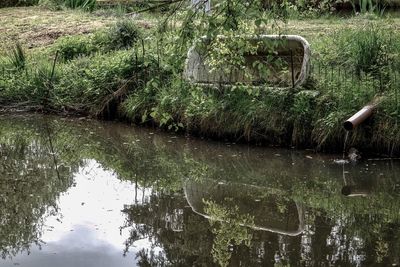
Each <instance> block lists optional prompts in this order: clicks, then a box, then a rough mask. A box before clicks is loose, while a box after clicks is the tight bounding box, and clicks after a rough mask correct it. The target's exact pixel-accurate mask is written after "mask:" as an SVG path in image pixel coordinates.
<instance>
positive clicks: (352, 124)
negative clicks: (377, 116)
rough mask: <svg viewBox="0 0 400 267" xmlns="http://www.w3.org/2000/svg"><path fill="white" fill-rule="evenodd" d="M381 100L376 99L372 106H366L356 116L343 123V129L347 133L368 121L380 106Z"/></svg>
mask: <svg viewBox="0 0 400 267" xmlns="http://www.w3.org/2000/svg"><path fill="white" fill-rule="evenodd" d="M379 102H380V99H379V98H377V99H375V100H374V101H373V102H372V104H369V105H366V106H365V107H363V108H362V109H361V110H359V111H358V112H357V113H356V114H354V115H353V116H351V117H350V118H349V119H348V120H347V121H345V122H344V123H343V127H344V129H345V130H346V131H351V130H354V129H355V128H356V127H357V126H358V125H360V124H361V123H363V122H364V121H365V120H366V119H368V118H369V117H371V115H372V113H374V110H375V109H376V107H377V105H378V104H379Z"/></svg>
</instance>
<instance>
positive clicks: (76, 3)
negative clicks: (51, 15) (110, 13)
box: [64, 0, 96, 11]
mask: <svg viewBox="0 0 400 267" xmlns="http://www.w3.org/2000/svg"><path fill="white" fill-rule="evenodd" d="M64 5H65V6H66V7H68V8H72V9H77V8H79V9H82V10H85V11H93V10H94V8H95V7H96V0H64Z"/></svg>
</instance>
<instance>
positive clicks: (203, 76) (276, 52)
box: [184, 35, 311, 88]
mask: <svg viewBox="0 0 400 267" xmlns="http://www.w3.org/2000/svg"><path fill="white" fill-rule="evenodd" d="M221 38H224V37H221ZM246 39H248V41H249V42H260V41H262V44H263V45H262V47H259V48H258V51H257V53H256V54H247V55H246V54H244V55H243V56H244V59H245V60H244V61H245V63H244V66H243V67H241V68H237V67H232V69H230V70H229V71H228V72H227V71H226V70H215V69H214V70H213V68H212V67H210V66H209V65H208V63H207V51H200V50H201V49H200V48H199V47H200V46H199V45H194V46H193V47H192V48H191V49H190V50H189V52H188V56H187V60H186V66H185V72H184V77H185V78H186V79H187V80H188V81H190V82H192V83H196V84H205V85H232V84H245V85H252V86H265V85H268V86H273V87H281V88H292V87H298V86H301V85H302V84H304V83H305V82H306V80H307V78H308V76H309V73H310V56H311V50H310V45H309V44H308V42H307V41H306V40H305V39H304V38H303V37H301V36H297V35H260V36H254V37H248V38H246ZM205 41H206V39H202V40H201V41H200V42H205ZM227 41H228V40H227ZM256 61H258V62H259V63H262V64H265V66H266V69H268V76H267V77H264V75H261V74H260V73H259V72H258V71H257V69H256V68H255V67H254V62H256Z"/></svg>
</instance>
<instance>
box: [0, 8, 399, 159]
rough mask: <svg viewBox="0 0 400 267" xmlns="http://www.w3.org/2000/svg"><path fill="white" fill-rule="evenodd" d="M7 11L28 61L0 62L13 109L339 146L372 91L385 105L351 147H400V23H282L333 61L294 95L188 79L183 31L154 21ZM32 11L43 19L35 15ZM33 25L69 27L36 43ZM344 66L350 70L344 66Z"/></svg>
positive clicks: (319, 59)
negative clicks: (178, 47) (179, 34)
mask: <svg viewBox="0 0 400 267" xmlns="http://www.w3.org/2000/svg"><path fill="white" fill-rule="evenodd" d="M7 10H8V11H11V13H10V14H9V15H5V13H3V12H4V10H2V9H0V19H1V18H2V17H1V16H3V18H5V19H4V20H2V21H5V24H2V26H1V27H3V28H0V32H1V34H0V40H4V43H5V44H6V45H5V46H8V47H9V46H11V45H12V44H13V43H14V40H15V39H16V38H17V37H18V38H17V39H19V40H20V42H21V44H22V48H21V49H23V50H24V51H25V59H24V61H23V62H24V66H25V67H24V68H17V67H16V64H10V62H9V61H8V63H7V62H6V61H5V60H4V58H5V57H4V56H3V57H0V59H1V58H3V60H0V62H2V63H1V67H2V69H3V75H2V76H1V78H0V96H1V101H2V103H3V104H7V103H8V104H9V103H21V102H25V103H29V105H33V106H37V107H39V109H43V108H46V109H50V110H54V111H58V112H60V111H61V112H78V113H84V114H90V115H93V116H100V117H107V118H124V119H126V120H129V121H135V122H137V123H152V124H155V125H158V126H160V127H163V128H166V129H169V130H175V131H186V132H191V133H194V134H201V135H208V136H212V137H216V138H228V139H232V140H234V141H238V140H245V141H250V142H256V143H265V144H275V145H283V146H288V145H290V146H292V145H293V146H297V147H316V148H319V149H323V150H331V149H333V150H335V149H336V150H337V149H339V150H340V149H341V147H342V145H343V139H344V131H343V129H342V126H341V124H342V122H343V120H345V119H346V118H347V117H349V116H350V115H352V114H353V113H354V112H356V111H357V110H358V109H359V108H361V107H362V106H363V105H364V104H366V103H368V102H369V101H371V99H373V98H374V97H376V96H383V103H384V104H382V105H381V106H380V108H379V110H378V112H377V114H376V115H375V116H374V119H373V120H372V121H370V123H369V124H366V125H364V126H362V127H361V128H359V129H358V130H357V131H354V132H353V133H352V134H351V136H350V144H349V145H355V146H358V147H360V146H362V147H366V148H367V149H369V150H370V151H376V152H382V153H385V154H393V153H399V151H400V134H399V133H398V131H397V130H396V129H398V128H397V125H398V122H399V120H400V114H399V94H398V91H397V90H398V83H397V84H395V81H396V79H394V76H395V75H398V73H396V72H393V71H390V68H389V66H388V62H391V64H398V62H399V51H400V47H399V45H398V44H399V43H400V42H399V40H400V36H399V34H398V33H397V32H398V29H399V26H400V19H397V18H391V19H382V18H373V19H371V17H370V16H365V15H362V16H356V17H351V18H347V19H340V18H338V17H326V18H323V19H322V18H319V19H308V20H289V22H288V23H287V24H286V25H284V26H283V25H281V27H280V28H279V31H280V32H282V33H287V34H299V35H302V36H304V37H306V38H307V39H308V40H309V42H310V43H311V47H312V51H313V62H314V63H318V64H320V65H323V70H322V71H319V72H318V71H317V70H316V69H314V72H313V76H312V79H311V82H310V83H309V85H308V87H307V89H311V91H302V92H297V91H295V92H290V91H282V90H276V89H271V88H265V89H255V88H253V89H252V88H248V87H243V86H237V87H234V88H231V89H230V90H216V89H212V88H202V87H198V86H193V85H190V84H188V83H186V82H184V81H182V79H181V73H180V69H179V68H180V67H179V63H177V62H181V61H180V59H181V58H183V57H184V54H183V55H181V54H177V52H176V51H174V50H171V47H173V45H174V42H175V41H176V39H174V38H175V36H174V34H167V35H164V36H163V39H161V38H160V39H159V38H157V35H156V30H158V29H156V28H155V27H152V25H154V24H155V23H154V22H155V18H154V17H150V18H149V19H148V18H147V17H144V19H145V21H144V20H143V17H142V18H140V17H139V18H135V19H130V20H129V21H127V20H121V18H120V17H118V16H114V15H111V16H108V15H107V16H105V15H104V14H105V13H102V12H103V11H101V10H99V11H94V12H93V13H86V12H81V11H78V10H60V11H49V10H46V9H42V8H37V7H30V8H14V9H13V8H12V9H7ZM17 11H18V12H17ZM19 12H20V13H22V15H21V14H20V13H19ZM24 12H25V15H27V13H32V12H37V13H38V14H39V15H37V17H31V19H26V18H25V17H24V15H23V14H24ZM96 12H98V13H97V15H96ZM99 14H100V15H99ZM109 14H113V13H112V12H111V13H109ZM66 18H67V19H66ZM35 20H37V21H36V22H37V24H36V25H34V21H35ZM64 23H65V24H64ZM3 25H5V26H3ZM58 25H62V26H60V27H59V26H58ZM177 25H179V23H177ZM34 27H36V28H37V29H42V34H43V33H46V32H49V31H50V30H49V29H52V30H57V31H59V32H60V33H59V34H58V35H55V36H54V38H49V39H46V40H45V41H44V40H41V39H40V38H37V39H35V38H32V34H38V33H33V31H31V28H34ZM80 27H81V28H80ZM80 29H84V30H80ZM266 31H267V30H266ZM276 31H277V30H276V29H269V30H268V32H276ZM40 32H41V31H40V30H39V34H40ZM172 32H173V29H172ZM3 33H4V34H3ZM9 33H10V35H11V36H9ZM45 35H46V34H45ZM46 38H47V37H46ZM142 40H144V41H143V44H142ZM30 42H34V43H30ZM143 45H144V46H143ZM5 46H4V47H5ZM27 47H32V48H33V49H26V48H27ZM3 49H4V48H3ZM21 51H22V50H21ZM56 51H59V55H60V60H59V61H58V62H57V64H56V72H55V75H54V79H49V70H50V69H51V65H52V60H53V58H54V55H55V52H56ZM4 52H5V51H4V50H3V54H4ZM0 55H1V53H0ZM16 55H18V53H17V54H16ZM365 55H368V56H365ZM178 59H179V60H178ZM388 59H390V60H388ZM366 60H368V61H366ZM20 62H22V61H20ZM396 62H397V63H396ZM174 64H177V66H174ZM13 65H14V67H13ZM326 66H328V67H329V68H328V71H329V72H328V73H326ZM365 66H369V68H365ZM22 69H23V70H22ZM342 69H345V70H346V71H347V73H343V71H342V73H341V70H342ZM0 70H1V69H0ZM376 70H384V71H385V72H384V73H383V76H382V77H383V78H382V79H384V84H385V86H383V87H382V86H379V82H380V79H381V77H380V74H382V72H376ZM350 73H353V74H354V75H350ZM377 73H379V75H377ZM399 78H400V75H399ZM317 91H318V92H319V95H318V94H316V92H317Z"/></svg>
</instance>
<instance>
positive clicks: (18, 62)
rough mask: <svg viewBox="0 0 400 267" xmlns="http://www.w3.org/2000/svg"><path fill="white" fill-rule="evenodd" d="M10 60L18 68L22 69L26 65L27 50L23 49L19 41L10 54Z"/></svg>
mask: <svg viewBox="0 0 400 267" xmlns="http://www.w3.org/2000/svg"><path fill="white" fill-rule="evenodd" d="M8 57H9V61H10V64H11V65H12V67H13V68H14V69H16V70H22V69H24V68H25V65H26V56H25V52H24V50H23V49H22V46H21V44H20V43H17V44H16V45H15V47H14V48H12V51H11V53H10V54H9V56H8Z"/></svg>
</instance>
